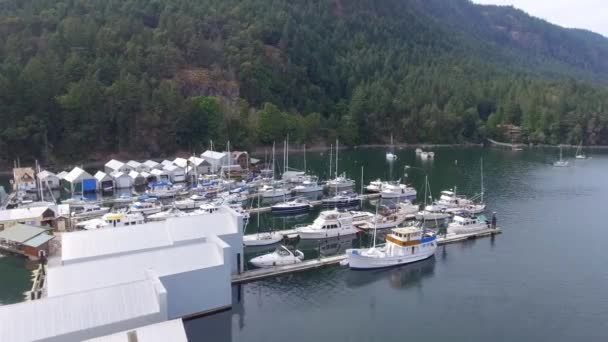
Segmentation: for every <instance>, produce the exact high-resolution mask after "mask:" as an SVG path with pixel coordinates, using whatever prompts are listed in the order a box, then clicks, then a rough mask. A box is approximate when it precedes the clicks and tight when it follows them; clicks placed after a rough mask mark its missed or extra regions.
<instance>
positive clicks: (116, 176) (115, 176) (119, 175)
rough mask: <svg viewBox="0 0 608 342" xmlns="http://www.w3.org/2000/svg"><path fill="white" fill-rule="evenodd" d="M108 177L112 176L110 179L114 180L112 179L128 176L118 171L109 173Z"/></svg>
mask: <svg viewBox="0 0 608 342" xmlns="http://www.w3.org/2000/svg"><path fill="white" fill-rule="evenodd" d="M110 176H112V178H114V179H117V178H121V177H129V175H128V174H126V173H124V172H120V171H114V172H112V173H110Z"/></svg>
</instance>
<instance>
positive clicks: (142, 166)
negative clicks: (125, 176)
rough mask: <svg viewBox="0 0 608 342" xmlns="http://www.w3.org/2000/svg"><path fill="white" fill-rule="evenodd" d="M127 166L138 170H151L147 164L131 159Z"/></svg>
mask: <svg viewBox="0 0 608 342" xmlns="http://www.w3.org/2000/svg"><path fill="white" fill-rule="evenodd" d="M127 167H128V168H129V169H130V170H133V171H136V172H142V171H149V169H148V167H147V166H146V165H145V164H142V163H140V162H138V161H136V160H129V161H128V162H127Z"/></svg>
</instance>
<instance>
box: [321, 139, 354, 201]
mask: <svg viewBox="0 0 608 342" xmlns="http://www.w3.org/2000/svg"><path fill="white" fill-rule="evenodd" d="M338 153H339V148H338V140H337V139H336V169H335V170H334V172H335V177H336V178H334V179H332V180H329V181H327V186H328V187H329V188H330V189H335V191H336V192H338V191H340V190H345V189H350V188H352V187H353V186H355V181H354V180H352V179H350V178H347V177H346V173H342V174H341V175H340V174H338V160H339V158H338ZM330 158H331V154H330ZM330 165H331V162H330ZM330 167H331V166H330ZM330 172H331V169H330ZM330 175H331V173H330Z"/></svg>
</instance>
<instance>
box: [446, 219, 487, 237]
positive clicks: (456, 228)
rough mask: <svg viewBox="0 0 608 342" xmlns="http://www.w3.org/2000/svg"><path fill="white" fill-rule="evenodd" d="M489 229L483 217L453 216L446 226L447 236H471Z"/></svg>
mask: <svg viewBox="0 0 608 342" xmlns="http://www.w3.org/2000/svg"><path fill="white" fill-rule="evenodd" d="M488 228H490V223H489V222H488V220H487V219H486V217H485V216H483V215H480V216H459V215H455V216H454V218H453V220H452V222H450V224H448V229H447V232H448V234H471V233H477V232H480V231H483V230H486V229H488Z"/></svg>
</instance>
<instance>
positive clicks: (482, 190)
mask: <svg viewBox="0 0 608 342" xmlns="http://www.w3.org/2000/svg"><path fill="white" fill-rule="evenodd" d="M483 193H484V188H483V158H481V203H484V202H483Z"/></svg>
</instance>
